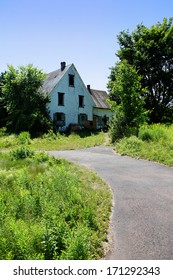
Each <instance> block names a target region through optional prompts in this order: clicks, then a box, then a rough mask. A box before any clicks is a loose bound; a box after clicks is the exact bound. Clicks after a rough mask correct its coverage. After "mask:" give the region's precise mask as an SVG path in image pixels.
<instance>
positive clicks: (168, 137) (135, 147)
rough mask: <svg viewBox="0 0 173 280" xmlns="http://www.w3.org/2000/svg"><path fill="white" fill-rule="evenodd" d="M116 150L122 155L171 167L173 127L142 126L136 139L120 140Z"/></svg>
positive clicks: (159, 125) (158, 125)
mask: <svg viewBox="0 0 173 280" xmlns="http://www.w3.org/2000/svg"><path fill="white" fill-rule="evenodd" d="M116 150H117V151H118V152H119V153H121V154H122V155H129V156H133V157H137V158H144V159H149V160H153V161H158V162H160V163H164V164H166V165H170V166H173V125H170V126H168V125H163V124H153V125H144V126H142V127H140V129H139V134H138V138H137V137H135V136H132V137H130V138H124V139H122V140H121V141H119V143H117V144H116Z"/></svg>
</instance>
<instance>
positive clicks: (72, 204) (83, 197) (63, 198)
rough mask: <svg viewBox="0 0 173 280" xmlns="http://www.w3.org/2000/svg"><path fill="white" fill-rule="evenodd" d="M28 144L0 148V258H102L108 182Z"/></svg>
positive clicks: (106, 226) (105, 227) (107, 219)
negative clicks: (10, 149)
mask: <svg viewBox="0 0 173 280" xmlns="http://www.w3.org/2000/svg"><path fill="white" fill-rule="evenodd" d="M25 150H27V153H26V151H25ZM28 150H29V149H28V148H27V149H23V148H22V149H21V148H18V149H17V150H15V151H13V152H11V154H7V153H1V154H0V240H1V242H0V259H4V260H8V259H9V260H11V259H13V260H14V259H24V260H27V259H38V260H44V259H77V260H80V259H99V258H101V257H102V256H103V243H104V242H105V241H106V238H107V237H106V236H107V229H108V223H109V215H110V208H111V194H110V190H109V188H108V186H107V185H106V184H105V183H104V182H103V181H101V179H100V178H98V176H97V175H96V174H95V173H91V172H90V171H89V170H87V169H83V168H79V167H77V166H76V165H74V164H71V163H68V162H67V161H65V160H62V159H55V158H53V157H49V156H48V155H47V154H45V153H43V152H41V153H37V154H35V153H33V152H31V153H28Z"/></svg>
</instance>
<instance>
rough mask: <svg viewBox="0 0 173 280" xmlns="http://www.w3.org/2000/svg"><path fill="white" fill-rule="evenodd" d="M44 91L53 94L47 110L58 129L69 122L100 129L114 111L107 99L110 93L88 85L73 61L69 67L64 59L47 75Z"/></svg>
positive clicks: (67, 125)
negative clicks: (56, 68)
mask: <svg viewBox="0 0 173 280" xmlns="http://www.w3.org/2000/svg"><path fill="white" fill-rule="evenodd" d="M43 92H44V93H48V94H49V95H50V103H49V105H48V109H49V112H50V117H51V119H52V120H53V121H54V125H55V126H56V128H57V129H58V130H66V129H67V127H69V126H70V125H71V126H72V127H74V128H76V129H80V128H83V127H86V128H90V129H101V128H102V127H103V125H104V121H105V118H107V119H109V117H110V116H111V115H112V114H113V113H112V112H111V110H110V107H109V104H108V103H107V102H106V99H107V98H108V95H107V93H106V92H105V91H98V90H92V89H90V86H87V87H86V86H85V84H84V82H83V81H82V79H81V77H80V75H79V73H78V72H77V70H76V68H75V66H74V64H70V65H67V66H66V63H65V62H61V67H60V69H58V70H56V71H53V72H51V73H49V74H48V75H47V78H46V79H45V81H44V84H43Z"/></svg>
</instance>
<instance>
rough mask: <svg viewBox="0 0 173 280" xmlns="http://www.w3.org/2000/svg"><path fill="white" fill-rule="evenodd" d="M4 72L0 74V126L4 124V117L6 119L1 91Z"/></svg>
mask: <svg viewBox="0 0 173 280" xmlns="http://www.w3.org/2000/svg"><path fill="white" fill-rule="evenodd" d="M4 75H5V72H4V73H1V74H0V127H4V126H6V119H7V110H6V108H5V103H4V100H3V93H2V87H3V84H4Z"/></svg>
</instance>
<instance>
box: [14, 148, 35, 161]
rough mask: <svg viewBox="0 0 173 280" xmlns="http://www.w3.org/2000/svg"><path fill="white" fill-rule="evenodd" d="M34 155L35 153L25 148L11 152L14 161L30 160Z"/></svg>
mask: <svg viewBox="0 0 173 280" xmlns="http://www.w3.org/2000/svg"><path fill="white" fill-rule="evenodd" d="M33 155H34V151H33V150H31V149H30V148H27V147H25V146H22V147H19V148H17V149H16V150H13V151H11V152H10V156H11V159H12V160H18V159H24V158H30V157H32V156H33Z"/></svg>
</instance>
